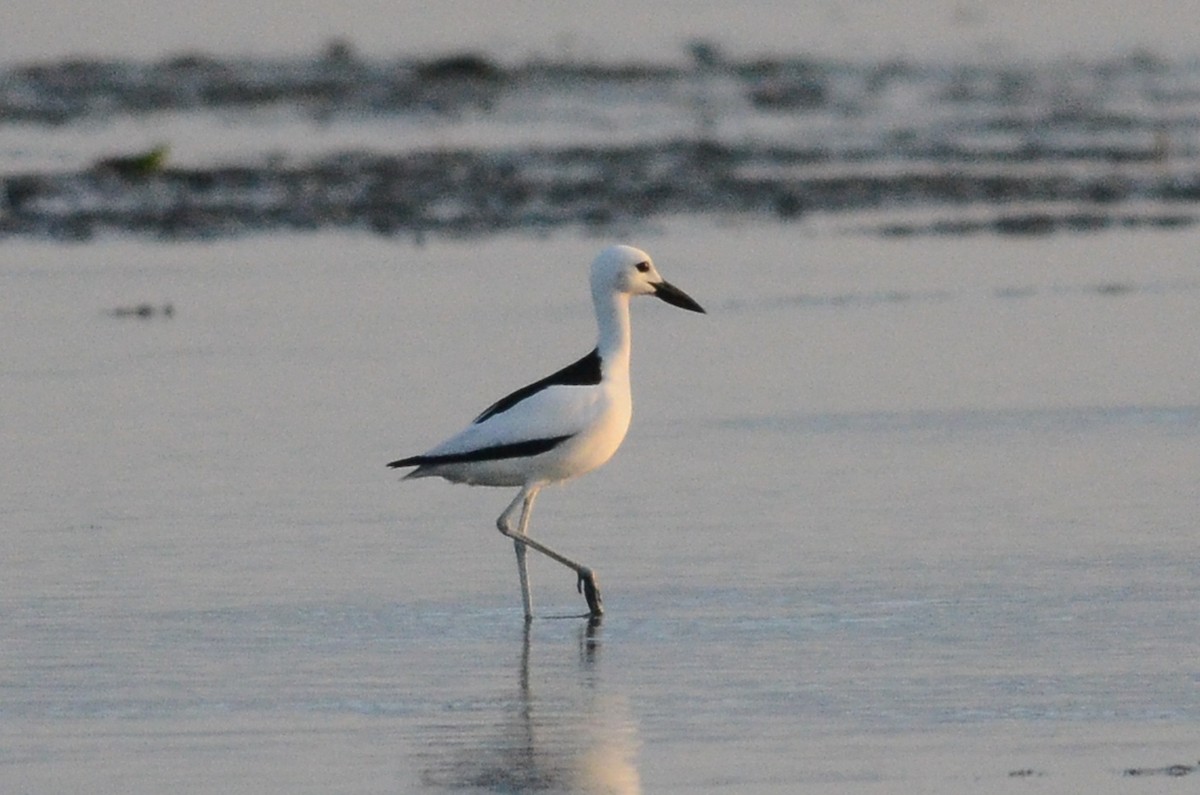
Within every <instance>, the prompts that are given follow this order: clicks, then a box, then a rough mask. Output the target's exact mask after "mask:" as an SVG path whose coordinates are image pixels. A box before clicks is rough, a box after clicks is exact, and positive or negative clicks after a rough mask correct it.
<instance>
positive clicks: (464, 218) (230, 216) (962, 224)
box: [0, 140, 1196, 240]
mask: <svg viewBox="0 0 1200 795" xmlns="http://www.w3.org/2000/svg"><path fill="white" fill-rule="evenodd" d="M825 159H827V158H826V157H825V156H824V155H822V154H821V153H815V152H812V151H810V150H790V151H789V150H784V149H782V148H780V147H778V146H772V147H768V148H763V147H756V146H749V145H747V146H736V147H735V146H724V145H718V144H712V143H706V142H694V141H687V140H677V141H670V142H662V143H651V144H643V145H631V146H627V147H616V148H584V147H573V148H567V149H541V150H520V151H508V152H478V151H471V150H462V151H436V152H412V153H406V154H394V155H387V154H374V153H363V152H357V153H350V152H348V153H340V154H334V155H330V156H326V157H322V158H318V159H316V160H313V161H311V162H307V163H299V164H286V163H274V162H266V163H261V164H251V165H243V166H225V167H214V168H172V167H169V166H167V167H157V166H156V167H154V168H136V169H133V168H130V169H125V170H120V169H114V168H111V167H107V166H102V167H94V168H88V169H85V170H83V171H78V172H67V173H41V174H39V173H33V174H16V175H9V176H6V177H4V178H3V194H2V195H0V200H2V201H3V212H2V213H0V238H3V237H11V236H30V237H40V238H50V239H74V240H82V239H88V238H90V237H92V236H94V235H97V234H102V233H106V232H133V233H138V234H146V235H150V236H156V237H163V238H210V237H221V236H229V235H239V234H246V233H250V232H255V231H269V230H316V229H323V228H360V229H367V230H371V231H374V232H377V233H380V234H405V233H410V234H425V233H449V234H484V233H491V232H497V231H504V230H510V229H545V228H552V227H559V226H563V225H570V224H583V225H601V226H603V225H608V224H620V223H627V222H628V223H640V222H644V221H646V220H648V219H652V218H654V217H656V216H665V215H671V214H684V213H741V214H759V215H766V216H769V217H774V218H778V219H782V220H791V219H795V218H800V217H803V216H804V215H806V214H807V213H808V212H811V211H814V210H821V211H826V212H847V211H854V210H866V209H872V210H874V209H879V208H906V207H908V208H913V207H922V206H926V207H927V206H935V207H939V206H940V207H944V208H949V207H954V206H956V205H958V204H960V203H969V204H971V205H973V206H976V207H978V206H980V205H986V204H987V203H988V197H989V196H990V195H992V194H994V193H996V192H1001V193H1003V194H1004V195H1005V196H1006V197H1007V200H1006V202H1005V203H1003V204H1000V205H998V212H997V214H996V216H995V217H994V218H992V219H990V220H983V221H980V220H961V219H954V218H949V219H947V220H943V221H935V222H932V223H926V224H911V225H905V224H894V223H893V224H885V225H884V226H882V227H880V228H879V230H878V231H879V232H881V233H883V234H886V235H911V234H934V235H947V234H950V235H959V234H969V233H973V232H984V231H987V232H994V233H998V234H1003V235H1042V234H1048V233H1051V232H1056V231H1064V230H1066V231H1087V230H1092V229H1102V228H1107V227H1121V226H1124V227H1130V226H1154V227H1178V226H1185V225H1188V224H1191V223H1194V221H1195V219H1196V210H1195V209H1194V208H1193V207H1192V206H1190V205H1186V204H1182V203H1180V204H1177V205H1171V206H1172V207H1173V208H1174V209H1170V210H1163V209H1159V210H1152V211H1149V210H1134V209H1130V208H1128V207H1127V206H1126V205H1123V204H1111V205H1105V206H1104V207H1091V208H1090V209H1087V210H1078V209H1073V208H1075V207H1076V206H1077V205H1078V203H1079V202H1083V201H1086V196H1087V193H1088V190H1089V183H1088V181H1087V180H1086V179H1085V180H1082V181H1080V180H1071V179H1066V178H1062V177H1053V176H1050V177H1030V178H1022V179H1017V178H1014V177H1012V176H1009V175H1006V174H1004V173H1002V172H998V173H996V174H995V175H992V176H981V175H974V176H966V175H962V174H955V173H953V172H949V173H945V174H940V175H929V174H927V173H924V172H909V173H906V172H903V171H901V172H897V173H891V174H888V175H879V174H872V173H859V174H853V173H850V174H842V175H838V176H829V175H825V174H819V173H818V174H806V173H804V171H803V170H799V171H798V170H796V169H791V168H788V169H773V168H772V165H773V164H778V163H779V162H780V161H790V162H794V161H797V160H815V161H822V160H825ZM1141 194H1142V196H1143V197H1146V198H1158V199H1163V192H1162V190H1161V186H1155V185H1148V186H1146V187H1145V188H1144V189H1143V190H1142V191H1141ZM1009 201H1028V202H1041V203H1047V202H1049V203H1059V204H1061V205H1062V206H1064V207H1066V208H1067V209H1065V210H1061V211H1055V212H1050V211H1045V212H1042V211H1039V212H1036V213H1009V212H1005V211H1004V209H1003V208H1004V207H1005V205H1006V204H1007V203H1008V202H1009Z"/></svg>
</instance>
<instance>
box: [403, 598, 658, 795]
mask: <svg viewBox="0 0 1200 795" xmlns="http://www.w3.org/2000/svg"><path fill="white" fill-rule="evenodd" d="M535 626H536V622H526V623H525V626H524V628H523V630H522V639H521V653H520V657H519V662H518V668H517V687H516V689H515V691H513V692H511V693H505V694H499V695H498V696H497V697H496V698H494V699H488V700H487V701H486V702H484V703H483V704H482V705H481V707H480V708H479V709H472V710H469V711H468V712H469V714H463V715H462V720H461V721H456V722H455V723H453V724H447V725H444V726H441V727H438V730H437V731H436V732H434V734H435V738H434V739H433V742H432V743H431V745H436V746H438V747H437V748H431V749H430V751H429V753H428V755H427V756H426V766H425V770H424V774H423V775H422V779H423V783H424V784H425V785H426V786H430V787H434V788H441V789H445V790H451V791H474V792H563V793H568V792H569V793H588V794H589V795H592V794H595V795H599V794H600V793H603V794H604V795H630V794H632V793H640V792H641V779H640V776H639V775H638V770H637V767H636V756H637V731H636V728H635V727H634V724H633V718H632V715H631V713H630V710H629V704H628V700H627V699H626V698H625V697H624V696H622V695H620V694H617V693H613V692H611V691H607V690H606V689H605V688H604V687H603V686H602V684H601V682H600V676H599V656H600V638H599V635H600V619H599V618H598V617H597V618H593V619H591V620H589V621H588V622H587V624H586V625H583V626H581V627H580V629H579V636H578V644H579V654H578V659H577V660H576V661H561V658H560V661H559V662H545V663H543V662H542V661H540V660H539V663H538V664H537V665H536V666H534V670H533V673H532V674H531V671H530V669H531V660H530V658H531V656H532V654H531V647H532V646H533V643H532V639H531V635H532V633H533V631H534V628H535ZM555 648H556V649H557V648H561V647H560V646H557V645H556V646H555ZM497 711H498V713H499V714H497Z"/></svg>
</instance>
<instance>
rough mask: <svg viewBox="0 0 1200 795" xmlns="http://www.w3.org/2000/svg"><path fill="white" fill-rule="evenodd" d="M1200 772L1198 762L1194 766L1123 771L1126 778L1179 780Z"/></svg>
mask: <svg viewBox="0 0 1200 795" xmlns="http://www.w3.org/2000/svg"><path fill="white" fill-rule="evenodd" d="M1197 770H1200V762H1198V763H1196V764H1194V765H1167V766H1166V767H1130V768H1127V769H1126V770H1125V775H1126V776H1168V777H1170V778H1181V777H1183V776H1186V775H1189V774H1191V773H1195V772H1196V771H1197Z"/></svg>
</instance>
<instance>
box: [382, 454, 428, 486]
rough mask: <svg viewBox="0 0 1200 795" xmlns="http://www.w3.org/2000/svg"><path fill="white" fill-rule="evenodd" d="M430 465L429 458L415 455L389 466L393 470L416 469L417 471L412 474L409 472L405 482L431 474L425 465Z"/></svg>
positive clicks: (393, 462)
mask: <svg viewBox="0 0 1200 795" xmlns="http://www.w3.org/2000/svg"><path fill="white" fill-rule="evenodd" d="M428 463H429V459H428V457H427V456H423V455H413V456H409V457H408V458H401V459H400V460H398V461H392V462H391V463H389V464H388V467H390V468H391V469H403V468H404V467H416V469H414V470H413V471H412V472H409V473H408V474H407V475H405V476H404V477H403V478H402V479H403V480H408V479H409V478H420V477H425V476H427V475H428V474H429V472H428V470H427V469H426V467H425V465H426V464H428Z"/></svg>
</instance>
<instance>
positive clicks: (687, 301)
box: [654, 282, 707, 314]
mask: <svg viewBox="0 0 1200 795" xmlns="http://www.w3.org/2000/svg"><path fill="white" fill-rule="evenodd" d="M654 295H655V297H656V298H661V299H662V300H664V301H666V302H667V303H668V304H671V305H672V306H677V307H679V308H680V309H686V310H688V311H689V312H701V313H704V314H707V313H705V312H704V307H702V306H700V304H698V303H696V301H695V300H694V299H693V298H692V297H691V296H690V295H688V294H687V293H685V292H684V291H683V290H680V289H679V288H678V287H676V286H675V285H673V284H671V283H670V282H659V283H658V284H656V285H654Z"/></svg>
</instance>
